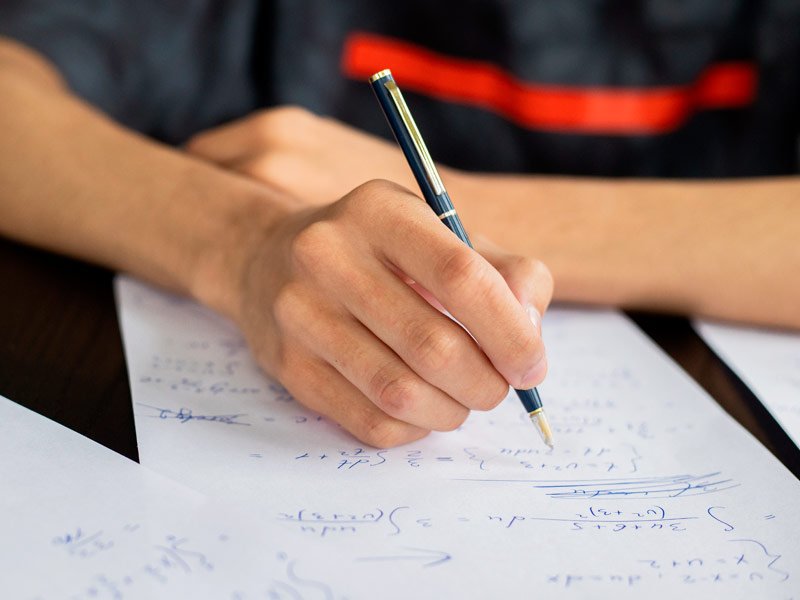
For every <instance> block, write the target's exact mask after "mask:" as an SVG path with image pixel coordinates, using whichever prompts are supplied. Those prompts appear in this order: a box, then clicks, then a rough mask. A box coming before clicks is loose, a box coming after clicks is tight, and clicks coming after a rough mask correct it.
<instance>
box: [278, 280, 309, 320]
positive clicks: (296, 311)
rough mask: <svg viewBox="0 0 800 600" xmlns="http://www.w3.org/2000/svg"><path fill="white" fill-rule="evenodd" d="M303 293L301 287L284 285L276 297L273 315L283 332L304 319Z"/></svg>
mask: <svg viewBox="0 0 800 600" xmlns="http://www.w3.org/2000/svg"><path fill="white" fill-rule="evenodd" d="M302 311H303V307H302V293H301V292H300V289H299V286H297V285H293V284H291V283H290V284H287V285H284V286H283V287H282V288H281V289H280V290H279V291H278V293H277V294H276V295H275V299H274V300H273V304H272V313H273V316H274V318H275V322H276V323H277V324H278V327H279V328H281V329H282V330H286V329H287V328H288V327H289V326H290V325H291V324H292V323H295V322H297V321H298V320H300V319H301V318H302V315H301V313H302Z"/></svg>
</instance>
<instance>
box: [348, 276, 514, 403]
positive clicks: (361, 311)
mask: <svg viewBox="0 0 800 600" xmlns="http://www.w3.org/2000/svg"><path fill="white" fill-rule="evenodd" d="M368 281H369V283H368V284H366V285H362V284H360V283H359V282H352V283H351V285H350V286H349V287H348V291H347V294H346V295H345V296H344V301H345V306H346V308H347V309H348V311H349V312H350V313H351V314H353V316H354V317H355V318H357V319H358V320H359V321H360V322H362V323H363V324H364V325H365V326H366V327H367V328H368V329H369V330H370V331H372V332H373V334H374V335H376V336H377V337H378V338H380V339H381V340H382V341H383V342H384V343H385V344H386V345H387V346H388V347H390V348H392V349H393V350H394V352H395V353H396V354H397V355H398V356H399V357H400V358H401V359H402V360H403V362H404V363H405V364H407V365H408V366H409V367H410V368H411V369H413V371H414V372H416V373H418V374H419V375H420V376H421V377H422V378H424V379H425V380H426V381H428V382H430V383H431V384H432V385H434V386H436V387H437V388H438V389H440V390H442V391H443V392H444V393H445V394H447V396H448V397H451V398H454V399H455V400H457V401H458V402H459V403H460V404H462V405H463V406H466V407H467V408H470V409H477V410H489V409H491V408H494V407H495V406H497V405H498V404H499V403H500V402H501V401H502V400H503V398H504V397H505V396H506V394H507V393H508V382H507V381H506V380H505V379H504V378H503V376H502V375H501V374H500V373H498V371H497V370H496V369H495V368H494V365H492V363H491V361H490V360H489V359H488V358H487V356H486V355H485V354H484V352H483V351H482V350H481V349H480V348H479V347H478V345H477V344H476V343H475V341H474V340H473V339H472V338H471V337H470V335H469V334H468V333H467V332H466V331H464V329H463V328H462V327H460V326H459V325H458V324H456V323H454V322H453V321H452V320H451V319H449V318H448V317H446V316H445V315H443V314H442V313H441V312H439V311H438V310H437V309H436V308H434V307H433V306H431V305H430V304H429V303H428V302H427V301H426V300H425V299H424V298H422V297H421V296H420V295H419V294H418V293H417V292H415V291H414V290H413V289H411V288H410V287H409V286H408V285H407V284H406V283H405V282H403V281H402V280H401V279H400V278H398V277H397V276H396V275H394V274H393V273H391V272H387V271H386V270H383V269H378V268H376V269H375V270H374V271H373V272H371V273H369V280H368ZM365 283H366V282H365ZM375 287H379V288H380V290H381V296H380V302H375V301H374V300H372V299H371V298H370V296H373V297H374V289H375Z"/></svg>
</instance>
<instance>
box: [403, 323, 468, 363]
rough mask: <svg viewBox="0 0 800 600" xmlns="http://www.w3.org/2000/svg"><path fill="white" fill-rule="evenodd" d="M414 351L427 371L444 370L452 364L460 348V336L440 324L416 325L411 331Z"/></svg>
mask: <svg viewBox="0 0 800 600" xmlns="http://www.w3.org/2000/svg"><path fill="white" fill-rule="evenodd" d="M410 337H411V340H412V342H411V343H412V351H413V352H414V356H415V357H416V360H417V362H418V363H419V365H420V367H421V368H423V369H425V371H426V372H437V371H442V370H445V369H447V368H448V366H450V365H452V364H453V362H454V361H455V360H456V358H457V355H458V350H459V341H460V340H459V336H458V335H456V334H455V333H454V332H452V331H449V330H448V329H447V328H444V327H440V326H434V327H430V326H427V327H426V326H425V325H421V324H420V325H416V326H415V327H414V329H413V330H412V332H411V335H410Z"/></svg>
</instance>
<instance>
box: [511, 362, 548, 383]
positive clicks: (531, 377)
mask: <svg viewBox="0 0 800 600" xmlns="http://www.w3.org/2000/svg"><path fill="white" fill-rule="evenodd" d="M546 373H547V356H546V355H545V354H542V356H541V357H540V358H539V360H538V361H537V363H536V364H535V365H533V367H531V369H530V370H529V371H528V372H527V373H526V374H525V377H523V378H522V383H521V384H520V385H519V387H518V388H517V389H520V390H529V389H530V388H532V387H535V386H537V385H539V384H540V383H541V382H542V380H544V376H545V374H546Z"/></svg>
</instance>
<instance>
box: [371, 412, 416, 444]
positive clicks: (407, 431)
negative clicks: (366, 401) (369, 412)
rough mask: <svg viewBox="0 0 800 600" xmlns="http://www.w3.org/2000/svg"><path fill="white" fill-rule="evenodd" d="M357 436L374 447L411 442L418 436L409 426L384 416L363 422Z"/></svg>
mask: <svg viewBox="0 0 800 600" xmlns="http://www.w3.org/2000/svg"><path fill="white" fill-rule="evenodd" d="M357 437H358V438H360V439H361V440H362V441H364V442H366V443H367V444H369V445H370V446H374V447H376V448H392V447H394V446H400V445H402V444H407V443H408V442H412V441H414V440H415V439H417V438H418V437H419V435H418V434H417V435H414V433H413V431H412V430H411V428H410V427H408V426H407V425H405V424H404V423H401V422H400V421H396V420H395V419H391V418H389V417H385V416H376V417H374V418H372V419H370V420H369V421H368V422H367V423H365V424H364V427H363V430H362V431H361V432H359V433H358V434H357Z"/></svg>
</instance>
